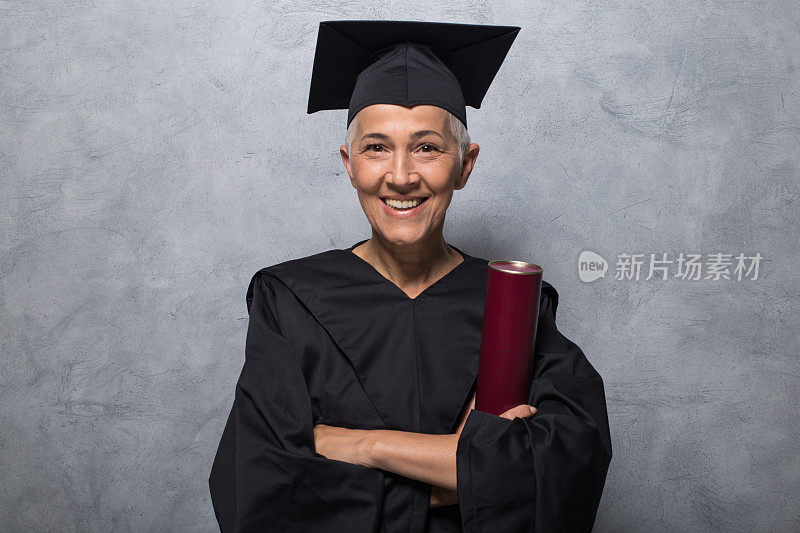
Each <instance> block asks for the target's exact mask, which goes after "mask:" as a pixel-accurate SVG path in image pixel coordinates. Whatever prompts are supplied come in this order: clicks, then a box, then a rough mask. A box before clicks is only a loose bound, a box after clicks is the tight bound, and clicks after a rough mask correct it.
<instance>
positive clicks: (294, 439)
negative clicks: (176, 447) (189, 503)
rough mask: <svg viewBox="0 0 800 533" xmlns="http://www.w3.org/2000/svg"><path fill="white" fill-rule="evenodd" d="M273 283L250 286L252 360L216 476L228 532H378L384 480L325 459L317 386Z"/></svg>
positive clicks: (217, 502) (248, 346) (218, 509)
mask: <svg viewBox="0 0 800 533" xmlns="http://www.w3.org/2000/svg"><path fill="white" fill-rule="evenodd" d="M267 277H269V276H266V275H259V274H256V275H255V276H253V279H252V280H251V282H250V287H249V288H248V297H247V307H248V313H249V324H248V329H247V339H246V343H245V363H244V367H243V369H242V371H241V374H240V376H239V379H238V381H237V383H236V389H235V395H234V402H233V407H232V408H231V411H230V415H229V416H228V419H227V422H226V425H225V429H224V430H223V434H222V438H221V440H220V444H219V447H218V449H217V453H216V456H215V458H214V463H213V466H212V468H211V473H210V476H209V488H210V492H211V500H212V503H213V506H214V513H215V515H216V518H217V521H218V523H219V527H220V530H221V531H222V533H228V532H238V531H281V532H284V531H287V532H291V531H377V528H378V527H379V524H380V513H381V505H382V504H381V502H382V497H383V492H382V491H383V479H382V476H381V474H380V472H379V471H378V470H376V469H372V468H368V467H365V466H362V465H355V464H351V463H347V462H344V461H337V460H332V459H328V458H326V457H325V456H323V455H321V454H318V453H316V451H315V447H314V433H313V425H312V407H311V400H310V396H309V393H308V387H307V385H306V382H305V378H304V376H303V373H302V370H301V367H300V365H299V363H298V360H297V358H296V355H295V353H294V352H293V348H292V345H291V344H290V342H289V341H288V340H287V339H286V338H285V337H284V336H282V334H281V332H280V329H279V324H278V321H279V318H278V314H277V313H276V312H275V298H274V292H272V288H271V286H270V282H269V281H268V280H267V279H265V278H267Z"/></svg>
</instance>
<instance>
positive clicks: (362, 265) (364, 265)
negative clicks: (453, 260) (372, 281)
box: [339, 239, 471, 302]
mask: <svg viewBox="0 0 800 533" xmlns="http://www.w3.org/2000/svg"><path fill="white" fill-rule="evenodd" d="M368 240H369V239H363V240H360V241H358V242H357V243H355V244H353V245H352V246H350V247H348V248H341V249H339V251H341V252H343V253H344V255H345V256H348V257H349V258H351V259H355V263H356V264H358V265H359V267H360V268H365V269H366V270H367V271H369V272H370V273H371V274H372V275H377V276H378V278H380V280H381V281H383V282H386V283H387V284H389V285H391V286H392V287H393V288H394V289H396V290H397V291H398V292H399V294H400V295H402V296H404V297H405V298H406V299H408V300H409V301H411V302H413V301H415V300H419V299H420V298H421V297H423V296H424V295H425V294H426V293H427V292H429V291H432V290H435V289H434V287H436V286H437V285H440V284H442V285H444V284H446V283H447V278H450V277H452V276H454V275H457V274H458V270H459V269H460V268H462V267H463V266H464V264H465V263H467V261H468V260H469V259H470V257H471V256H470V255H468V254H466V253H464V252H462V251H461V250H459V249H458V248H456V247H455V246H453V245H452V244H449V243H448V245H449V246H450V248H452V249H453V250H455V251H456V252H458V253H459V254H461V257H462V258H463V259H462V261H461V262H460V263H459V264H457V265H456V266H454V267H453V268H451V269H450V271H449V272H447V273H446V274H445V275H444V276H442V277H440V278H439V279H437V280H436V281H434V282H433V283H431V284H430V285H428V286H427V287H425V289H424V290H422V291H421V292H420V293H419V294H417V295H416V296H415V297H414V298H412V297H410V296H409V295H408V294H406V292H405V291H404V290H403V289H401V288H400V287H399V286H398V285H397V284H396V283H395V282H393V281H392V280H390V279H389V278H387V277H386V276H384V275H383V274H381V273H380V271H379V270H378V269H377V268H375V267H374V266H372V264H371V263H370V262H369V261H367V260H366V259H364V258H363V257H361V256H360V255H358V254H356V253H355V252H353V250H354V249H355V248H356V247H358V246H360V245H362V244H364V243H365V242H367V241H368Z"/></svg>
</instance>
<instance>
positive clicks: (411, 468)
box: [366, 429, 459, 491]
mask: <svg viewBox="0 0 800 533" xmlns="http://www.w3.org/2000/svg"><path fill="white" fill-rule="evenodd" d="M458 437H459V435H458V434H449V435H428V434H425V433H413V432H410V431H394V430H387V429H377V430H373V431H370V432H369V437H368V442H369V445H368V446H367V447H366V450H367V452H366V453H367V457H366V461H367V463H368V464H369V466H371V467H373V468H380V469H383V470H388V471H390V472H394V473H396V474H400V475H401V476H405V477H408V478H411V479H416V480H418V481H422V482H424V483H429V484H431V485H437V486H439V487H443V488H445V489H449V490H453V491H455V490H456V486H457V485H456V480H457V477H456V448H457V447H458Z"/></svg>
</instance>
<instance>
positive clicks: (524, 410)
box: [500, 404, 537, 420]
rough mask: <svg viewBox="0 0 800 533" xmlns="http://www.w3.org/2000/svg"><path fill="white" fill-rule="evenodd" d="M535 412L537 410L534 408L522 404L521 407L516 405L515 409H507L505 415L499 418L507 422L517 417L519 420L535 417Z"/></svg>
mask: <svg viewBox="0 0 800 533" xmlns="http://www.w3.org/2000/svg"><path fill="white" fill-rule="evenodd" d="M536 412H537V409H536V408H535V407H534V406H532V405H528V404H522V405H518V406H516V407H512V408H511V409H509V410H508V411H506V412H505V413H503V414H501V415H500V416H501V417H503V418H507V419H509V420H513V419H514V418H517V417H519V418H528V417H531V416H533V415H535V414H536Z"/></svg>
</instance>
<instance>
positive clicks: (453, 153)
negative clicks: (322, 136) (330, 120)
mask: <svg viewBox="0 0 800 533" xmlns="http://www.w3.org/2000/svg"><path fill="white" fill-rule="evenodd" d="M357 117H358V118H357V120H358V123H357V125H356V126H357V128H356V132H355V136H354V138H353V141H352V146H351V153H349V154H348V152H347V147H346V146H342V147H341V149H340V151H341V154H342V161H343V162H344V165H345V167H346V168H347V173H348V174H349V175H350V182H351V183H352V185H353V187H355V189H356V190H357V191H358V199H359V201H360V202H361V207H362V208H363V209H364V213H365V214H366V215H367V219H368V220H369V222H370V224H371V225H372V228H373V230H374V231H375V232H377V233H378V234H380V235H381V236H382V237H383V238H384V239H386V240H387V241H389V242H392V243H394V244H397V245H404V244H412V243H421V242H425V241H426V238H427V237H429V236H431V235H432V234H433V233H434V232H437V231H438V232H441V228H442V227H443V225H444V219H445V213H446V212H447V207H448V206H449V205H450V199H451V198H452V196H453V190H456V189H461V188H463V187H464V186H465V185H466V184H467V179H468V178H469V174H470V172H471V171H472V167H473V165H474V164H475V158H476V157H477V156H478V149H479V148H478V145H477V144H474V143H473V144H472V145H470V149H469V151H468V153H467V156H466V157H465V158H464V162H463V167H462V168H459V150H460V149H459V147H458V145H457V139H456V138H455V136H454V135H453V134H452V133H451V132H450V128H449V126H448V123H447V112H446V111H445V110H444V109H442V108H440V107H437V106H431V105H418V106H414V107H410V108H409V107H404V106H400V105H392V104H375V105H371V106H367V107H365V108H364V109H362V110H361V111H359V112H358V115H357ZM387 201H388V204H387ZM395 201H399V202H401V203H400V204H397V203H395ZM389 204H394V205H389Z"/></svg>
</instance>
